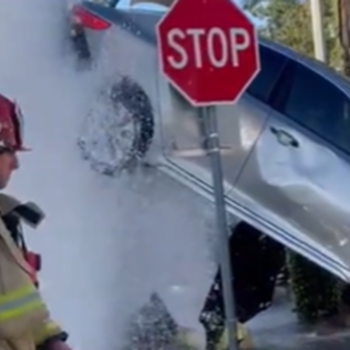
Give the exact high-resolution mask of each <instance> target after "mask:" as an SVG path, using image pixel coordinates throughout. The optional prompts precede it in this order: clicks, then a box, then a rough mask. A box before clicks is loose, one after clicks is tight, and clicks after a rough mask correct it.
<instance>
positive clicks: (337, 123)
mask: <svg viewBox="0 0 350 350" xmlns="http://www.w3.org/2000/svg"><path fill="white" fill-rule="evenodd" d="M291 69H293V71H292V72H291V77H290V78H291V85H290V87H289V93H288V96H287V97H286V99H285V101H284V102H283V103H282V106H281V107H282V108H281V112H282V113H283V114H285V115H287V116H289V117H290V118H292V119H294V120H295V121H297V122H298V123H300V124H301V125H303V126H305V127H307V128H308V129H311V130H312V131H313V132H315V133H316V134H318V135H319V136H321V137H322V138H324V139H326V140H328V141H330V142H331V143H333V144H334V145H336V146H338V147H340V148H342V149H343V150H345V151H346V152H348V153H350V100H349V98H348V97H347V96H346V95H345V94H344V93H343V92H342V91H341V90H340V89H339V88H338V87H337V86H336V85H334V84H333V83H331V82H330V81H328V80H327V79H325V78H323V77H322V76H321V75H319V74H317V73H315V72H314V71H312V70H310V69H308V68H307V67H305V66H303V65H302V64H299V63H294V64H293V67H291Z"/></svg>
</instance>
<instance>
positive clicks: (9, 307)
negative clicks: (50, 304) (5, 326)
mask: <svg viewBox="0 0 350 350" xmlns="http://www.w3.org/2000/svg"><path fill="white" fill-rule="evenodd" d="M42 307H44V304H43V302H42V300H41V298H40V296H39V293H38V292H37V290H36V288H35V287H34V286H33V285H27V286H25V287H22V288H20V289H17V290H15V291H13V292H11V293H7V294H3V295H0V322H1V321H6V320H9V319H11V318H16V317H19V316H21V315H23V314H26V313H28V312H30V311H33V310H35V309H39V308H42Z"/></svg>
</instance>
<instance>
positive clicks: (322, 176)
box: [237, 62, 350, 269]
mask: <svg viewBox="0 0 350 350" xmlns="http://www.w3.org/2000/svg"><path fill="white" fill-rule="evenodd" d="M271 103H272V107H273V108H274V110H275V112H274V113H273V114H271V115H270V117H269V120H268V123H267V124H266V125H265V128H264V131H263V133H262V135H261V137H260V138H259V141H258V142H257V144H256V147H255V148H254V151H253V152H252V154H251V156H250V158H249V160H248V162H247V165H246V167H245V169H244V171H243V172H242V174H241V176H240V178H239V180H238V182H237V191H238V192H239V196H240V200H241V203H244V206H245V207H246V208H248V210H249V211H250V212H251V213H254V215H256V216H258V217H260V218H261V219H262V220H265V221H268V224H269V225H273V226H274V227H276V228H277V230H278V231H279V232H280V235H281V236H282V235H285V236H288V235H289V238H288V237H287V240H288V239H289V240H294V241H295V239H296V238H297V239H298V240H299V244H304V246H305V243H306V245H308V246H309V247H313V248H314V249H311V250H310V251H309V253H310V254H311V255H312V256H313V257H314V259H316V260H317V259H319V261H321V260H322V259H324V257H325V256H327V257H328V258H329V259H331V260H328V261H327V263H325V262H324V266H325V267H327V266H328V267H327V268H329V269H337V268H339V267H340V265H341V266H343V267H345V268H348V267H349V266H350V250H349V238H350V230H349V228H350V215H349V214H350V186H349V185H348V181H349V179H350V158H349V155H350V100H349V98H348V96H347V95H346V94H345V93H344V92H343V91H342V90H341V89H340V88H338V87H337V86H336V85H335V83H332V82H331V81H330V80H328V79H326V78H325V77H324V76H322V75H321V73H320V72H316V71H313V70H311V69H309V68H307V67H306V66H305V65H303V64H301V63H298V62H291V63H289V65H288V68H287V69H286V71H285V73H284V75H283V76H282V77H281V84H279V86H278V87H277V90H276V94H275V96H274V97H273V99H272V100H271ZM305 251H307V248H305V247H304V252H305ZM311 255H310V257H311ZM324 261H325V260H324ZM321 263H322V262H321ZM330 264H334V266H333V267H330Z"/></svg>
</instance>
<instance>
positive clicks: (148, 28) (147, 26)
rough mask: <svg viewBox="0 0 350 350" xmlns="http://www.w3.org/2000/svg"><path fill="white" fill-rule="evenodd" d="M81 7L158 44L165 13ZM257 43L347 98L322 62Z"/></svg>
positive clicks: (342, 82) (349, 87)
mask: <svg viewBox="0 0 350 350" xmlns="http://www.w3.org/2000/svg"><path fill="white" fill-rule="evenodd" d="M84 6H85V7H87V8H88V9H89V10H90V11H93V12H95V13H96V14H98V15H100V16H102V17H103V18H105V19H107V20H108V21H110V22H112V23H114V24H115V25H118V26H119V27H120V28H122V29H123V30H125V31H127V32H129V33H130V34H132V35H135V36H137V37H138V38H139V39H140V40H142V41H145V42H147V43H149V44H151V45H155V46H156V45H157V38H156V25H157V23H158V22H159V20H160V19H161V18H162V16H163V15H164V12H162V11H154V10H143V9H137V8H129V9H114V8H113V9H111V8H108V7H106V6H102V5H100V4H96V3H92V2H84ZM259 44H260V45H262V46H265V47H268V48H270V49H272V50H275V51H277V52H280V53H282V54H284V55H286V56H287V57H289V58H291V59H293V60H295V61H298V62H300V63H301V64H303V65H305V66H307V67H308V68H310V69H312V70H314V71H316V72H317V73H318V74H320V75H322V76H323V77H324V78H326V79H327V80H329V81H331V82H332V83H334V84H336V85H337V86H338V87H339V88H340V89H341V90H342V91H343V92H344V93H345V94H346V95H347V96H348V97H349V98H350V81H349V80H348V79H347V78H346V77H345V76H343V75H341V74H339V73H338V72H336V71H335V70H334V69H332V68H330V67H329V66H327V65H326V64H324V63H323V62H321V61H318V60H315V59H313V58H310V57H307V56H305V55H302V54H300V53H298V52H296V51H294V50H292V49H290V48H288V47H287V46H284V45H282V44H279V43H276V42H273V41H271V40H268V39H266V38H262V37H259Z"/></svg>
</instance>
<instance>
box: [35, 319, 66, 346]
mask: <svg viewBox="0 0 350 350" xmlns="http://www.w3.org/2000/svg"><path fill="white" fill-rule="evenodd" d="M60 333H61V329H60V327H59V326H58V325H57V324H56V323H55V322H52V321H47V322H45V323H43V325H42V327H41V328H40V329H39V330H38V331H36V332H34V339H35V344H36V345H39V344H41V343H43V342H44V341H45V340H46V339H48V338H50V337H52V336H54V335H57V334H60Z"/></svg>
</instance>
